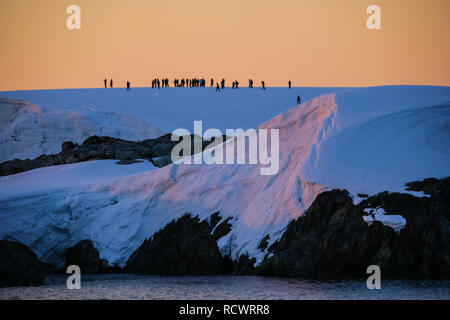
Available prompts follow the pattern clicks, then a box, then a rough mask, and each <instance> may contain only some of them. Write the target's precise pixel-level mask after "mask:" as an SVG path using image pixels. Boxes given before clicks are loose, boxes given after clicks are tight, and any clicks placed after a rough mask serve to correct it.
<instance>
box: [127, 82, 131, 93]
mask: <svg viewBox="0 0 450 320" xmlns="http://www.w3.org/2000/svg"><path fill="white" fill-rule="evenodd" d="M130 86H131V83H130V81H127V90H128V91H130Z"/></svg>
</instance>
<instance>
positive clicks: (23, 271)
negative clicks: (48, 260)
mask: <svg viewBox="0 0 450 320" xmlns="http://www.w3.org/2000/svg"><path fill="white" fill-rule="evenodd" d="M54 271H55V269H54V268H52V267H51V266H49V265H48V264H45V263H42V262H41V261H39V259H38V258H37V257H36V254H35V253H34V252H33V251H32V250H31V249H30V248H28V247H27V246H26V245H24V244H22V243H19V242H13V241H8V240H0V287H9V286H32V285H42V284H44V278H45V275H46V274H48V273H50V272H54Z"/></svg>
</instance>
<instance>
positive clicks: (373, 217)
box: [362, 206, 406, 233]
mask: <svg viewBox="0 0 450 320" xmlns="http://www.w3.org/2000/svg"><path fill="white" fill-rule="evenodd" d="M364 212H365V213H367V214H368V215H367V216H363V217H362V218H363V220H364V221H365V222H367V223H368V224H369V225H371V224H372V222H374V221H380V222H381V223H382V224H383V225H385V226H387V227H391V228H392V229H394V230H395V232H397V233H399V232H400V231H401V230H402V229H403V228H404V227H405V226H406V219H405V218H403V217H402V216H401V215H396V214H386V211H384V209H383V208H382V207H380V206H378V207H376V208H375V209H373V208H366V209H364Z"/></svg>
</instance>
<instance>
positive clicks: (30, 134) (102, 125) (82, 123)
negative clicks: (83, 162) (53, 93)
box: [0, 99, 165, 162]
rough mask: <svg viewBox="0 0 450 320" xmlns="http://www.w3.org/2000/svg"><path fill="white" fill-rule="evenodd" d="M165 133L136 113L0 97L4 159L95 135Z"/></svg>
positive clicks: (0, 150)
mask: <svg viewBox="0 0 450 320" xmlns="http://www.w3.org/2000/svg"><path fill="white" fill-rule="evenodd" d="M163 134H165V132H163V131H162V130H161V129H158V128H156V127H155V126H153V125H152V124H151V123H149V122H147V121H145V120H141V119H137V118H135V117H132V116H129V115H124V114H119V113H113V112H103V111H95V110H94V109H92V108H88V107H85V108H81V109H80V110H79V111H78V112H74V111H68V110H60V109H42V108H40V107H38V106H37V105H34V104H30V103H28V102H25V101H20V100H11V99H0V162H1V161H6V160H11V159H15V158H19V159H26V158H30V159H33V158H35V157H37V156H39V155H41V154H44V153H45V154H49V153H58V152H59V151H61V144H62V143H63V142H64V141H72V142H76V143H81V142H83V140H84V139H86V138H87V137H89V136H92V135H105V136H112V137H115V138H123V139H129V140H140V139H149V138H156V137H159V136H161V135H163Z"/></svg>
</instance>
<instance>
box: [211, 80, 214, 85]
mask: <svg viewBox="0 0 450 320" xmlns="http://www.w3.org/2000/svg"><path fill="white" fill-rule="evenodd" d="M211 87H214V79H213V78H211Z"/></svg>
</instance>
